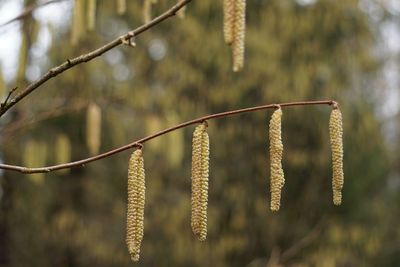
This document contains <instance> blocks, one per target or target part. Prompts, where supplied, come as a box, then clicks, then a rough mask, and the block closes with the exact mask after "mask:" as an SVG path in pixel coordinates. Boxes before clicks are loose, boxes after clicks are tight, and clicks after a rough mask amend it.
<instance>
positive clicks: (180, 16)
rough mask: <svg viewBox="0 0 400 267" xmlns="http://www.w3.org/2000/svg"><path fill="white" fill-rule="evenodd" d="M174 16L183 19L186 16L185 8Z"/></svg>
mask: <svg viewBox="0 0 400 267" xmlns="http://www.w3.org/2000/svg"><path fill="white" fill-rule="evenodd" d="M176 15H177V16H178V18H180V19H184V18H185V16H186V6H184V7H182V8H181V9H179V10H178V12H176Z"/></svg>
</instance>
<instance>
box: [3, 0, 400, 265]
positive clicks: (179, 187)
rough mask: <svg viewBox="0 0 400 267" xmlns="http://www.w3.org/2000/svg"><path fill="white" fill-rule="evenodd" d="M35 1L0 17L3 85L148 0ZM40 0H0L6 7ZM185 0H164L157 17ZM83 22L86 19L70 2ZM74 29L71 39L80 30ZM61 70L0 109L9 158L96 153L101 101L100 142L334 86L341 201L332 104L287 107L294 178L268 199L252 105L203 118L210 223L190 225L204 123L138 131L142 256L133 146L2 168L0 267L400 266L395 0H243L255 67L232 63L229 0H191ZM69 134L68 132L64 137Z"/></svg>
mask: <svg viewBox="0 0 400 267" xmlns="http://www.w3.org/2000/svg"><path fill="white" fill-rule="evenodd" d="M78 2H80V1H75V5H80V8H78V9H79V10H77V9H75V16H77V15H76V14H77V13H76V12H78V13H79V14H80V15H78V17H79V16H80V18H78V26H79V27H75V28H74V27H73V26H72V25H73V22H72V21H73V17H74V11H73V6H74V1H58V2H57V3H54V4H51V5H47V6H45V7H41V8H38V9H35V11H34V12H33V13H32V14H31V15H28V16H25V17H24V18H23V19H20V20H17V21H15V22H13V23H10V24H7V25H2V26H0V60H1V62H0V63H1V73H2V75H1V79H0V81H1V82H0V93H1V96H2V97H3V99H4V96H5V95H6V94H7V91H8V90H9V89H10V88H12V87H14V86H19V87H20V88H23V87H24V86H25V85H26V84H28V83H29V82H32V81H34V80H35V79H37V78H38V77H39V76H40V75H41V74H43V73H45V72H46V71H47V70H48V69H49V68H51V67H52V66H55V65H58V64H60V63H61V62H63V61H65V60H66V59H67V58H71V57H73V56H76V55H79V54H82V53H85V52H88V51H90V50H93V49H95V48H97V47H99V46H100V45H102V44H104V43H106V42H108V41H110V40H112V39H114V38H115V37H117V36H119V35H120V34H123V33H125V32H127V31H128V30H130V29H133V28H135V27H137V26H138V25H140V24H142V23H143V14H142V4H143V3H142V2H143V1H127V2H128V3H127V12H126V13H125V14H124V15H118V14H117V12H116V6H115V2H114V1H97V2H98V9H97V15H96V18H97V20H96V27H95V30H93V31H89V30H88V29H87V20H86V15H85V14H86V13H85V12H86V11H85V5H86V4H85V3H86V1H84V2H83V3H82V2H81V3H80V4H77V3H78ZM35 3H39V4H40V3H43V2H41V1H34V0H25V1H21V0H13V1H11V0H2V1H0V20H1V21H0V22H6V21H8V20H9V19H11V18H13V17H14V16H16V15H18V14H19V13H21V12H22V10H24V8H26V7H29V6H31V5H32V4H35ZM174 3H175V1H173V0H159V1H158V3H157V4H155V5H154V6H153V10H152V14H153V15H155V14H159V13H161V12H163V11H164V10H166V9H168V8H169V7H170V6H171V5H172V4H174ZM75 19H76V17H75ZM73 31H75V33H74V34H77V33H76V31H78V38H77V40H75V41H74V42H72V41H71V35H73V33H71V32H73ZM135 42H136V45H137V46H136V48H130V47H127V46H121V47H118V48H116V49H113V50H112V51H110V52H108V53H106V54H105V55H103V56H102V57H100V58H97V59H95V60H93V61H91V62H89V63H86V64H82V65H80V66H78V67H75V68H73V69H71V70H68V71H67V72H66V73H64V74H62V75H61V76H58V77H56V78H54V79H52V80H51V81H49V82H48V83H46V84H45V85H43V86H42V87H41V88H39V89H38V90H37V91H35V92H34V93H33V94H32V95H30V96H29V97H27V98H25V99H24V100H23V101H22V102H20V103H19V104H18V105H17V106H16V107H15V108H13V109H12V110H10V111H9V113H8V114H7V116H5V117H3V118H1V122H0V143H1V145H0V153H1V160H2V161H3V162H7V163H9V164H17V165H25V164H29V165H31V166H42V165H45V164H47V165H49V164H56V163H58V162H62V161H65V160H69V159H71V160H78V159H82V158H85V157H88V156H90V150H89V148H88V145H87V142H86V132H87V130H86V128H87V119H86V111H87V107H88V106H89V105H97V106H98V107H99V108H100V109H101V121H102V124H101V147H100V151H107V150H110V149H112V148H115V147H117V146H121V145H123V144H126V143H129V142H132V141H134V140H136V139H138V138H140V137H143V136H144V135H147V134H151V133H154V132H155V131H158V130H161V129H163V128H166V127H169V126H171V125H174V124H177V123H179V122H183V121H186V120H189V119H192V118H195V117H199V116H202V115H206V114H210V113H215V112H221V111H225V110H230V109H236V108H242V107H249V106H254V105H260V104H268V103H277V102H290V101H300V100H319V99H335V100H337V101H338V102H339V103H340V105H341V109H342V112H343V117H344V131H345V134H344V145H345V157H344V168H345V187H344V192H343V197H344V201H343V204H342V206H340V207H334V206H333V204H332V193H331V163H330V160H331V158H330V147H329V136H328V119H329V113H330V108H329V107H327V106H325V107H317V106H309V107H294V108H287V109H284V117H283V140H284V147H285V149H284V161H283V166H284V170H285V174H286V185H285V187H284V191H283V200H282V206H281V210H280V211H279V212H278V213H274V214H273V213H271V212H270V211H269V193H268V192H269V166H268V165H269V156H268V155H269V152H268V120H269V117H270V115H271V111H259V112H255V113H251V114H243V115H238V116H234V117H229V118H221V119H218V120H212V121H210V122H209V125H210V127H209V128H208V132H209V134H210V141H211V163H210V166H211V170H210V191H209V209H208V211H209V217H208V238H207V241H206V242H204V243H200V242H198V241H197V240H196V239H195V238H194V236H193V235H192V233H191V229H190V168H191V134H192V131H193V128H194V127H188V128H185V129H183V130H180V131H177V132H174V133H171V134H168V135H165V136H163V137H160V138H158V139H156V140H153V141H151V142H149V143H148V144H146V147H145V153H144V157H145V167H146V175H147V177H146V178H147V181H146V182H147V192H146V193H147V195H146V210H145V237H144V241H143V246H142V252H141V260H140V262H139V263H137V264H135V263H132V262H131V261H130V257H129V254H128V252H127V249H126V246H125V220H126V214H125V209H126V198H127V196H126V184H127V181H126V177H127V162H128V158H129V155H130V151H127V152H124V153H121V154H118V155H115V156H112V157H110V158H107V159H104V160H101V161H97V162H94V163H92V164H89V165H87V166H85V167H84V168H76V169H71V170H69V171H59V172H54V173H49V174H46V175H33V176H32V175H22V174H18V173H14V172H1V178H0V266H133V265H137V266H248V267H258V266H259V267H264V266H269V267H274V266H298V267H300V266H323V267H324V266H326V267H330V266H399V265H400V227H399V221H400V204H399V203H400V176H399V170H400V165H399V156H398V155H399V149H400V146H399V141H400V136H399V129H400V128H399V124H398V123H399V121H400V120H399V118H400V117H399V114H400V113H399V100H400V94H399V91H398V90H399V89H398V86H399V76H398V73H399V62H400V60H399V59H400V54H399V52H400V2H399V1H398V0H347V1H334V0H268V1H264V0H254V1H248V3H247V33H246V59H245V61H246V62H245V68H244V70H243V71H241V72H239V73H233V72H232V70H231V68H232V67H231V56H230V49H229V47H227V46H226V45H225V44H224V42H223V36H222V0H220V1H213V0H201V1H198V0H194V1H193V2H192V3H191V4H190V5H189V6H188V8H187V11H186V16H185V18H184V19H179V18H173V19H170V20H168V21H166V22H164V23H162V24H160V25H158V26H156V27H155V28H153V29H152V30H150V31H148V32H146V33H144V34H142V35H140V37H138V38H137V39H136V40H135ZM60 140H62V141H60Z"/></svg>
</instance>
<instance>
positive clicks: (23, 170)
mask: <svg viewBox="0 0 400 267" xmlns="http://www.w3.org/2000/svg"><path fill="white" fill-rule="evenodd" d="M310 105H330V106H335V105H337V103H336V102H335V101H333V100H321V101H301V102H290V103H281V104H269V105H262V106H255V107H250V108H244V109H237V110H231V111H225V112H221V113H216V114H211V115H207V116H203V117H200V118H197V119H193V120H190V121H187V122H183V123H181V124H178V125H175V126H172V127H170V128H167V129H165V130H162V131H159V132H157V133H155V134H152V135H149V136H146V137H143V138H141V139H139V140H136V141H134V142H132V143H130V144H127V145H124V146H121V147H119V148H116V149H113V150H110V151H108V152H105V153H102V154H99V155H97V156H93V157H90V158H86V159H82V160H78V161H73V162H69V163H64V164H59V165H54V166H48V167H41V168H27V167H22V166H15V165H7V164H0V169H3V170H10V171H17V172H21V173H46V172H51V171H55V170H61V169H68V168H73V167H81V166H84V165H85V164H87V163H90V162H93V161H97V160H100V159H103V158H106V157H109V156H112V155H114V154H117V153H120V152H122V151H125V150H128V149H130V148H133V147H142V146H143V144H144V143H146V142H147V141H150V140H151V139H154V138H156V137H159V136H161V135H164V134H167V133H169V132H172V131H175V130H178V129H181V128H184V127H186V126H189V125H192V124H196V123H202V122H204V121H207V120H211V119H216V118H221V117H228V116H232V115H236V114H241V113H247V112H254V111H258V110H265V109H274V108H277V107H291V106H310Z"/></svg>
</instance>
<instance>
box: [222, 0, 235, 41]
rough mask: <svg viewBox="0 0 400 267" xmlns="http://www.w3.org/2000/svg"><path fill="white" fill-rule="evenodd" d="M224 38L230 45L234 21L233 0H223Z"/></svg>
mask: <svg viewBox="0 0 400 267" xmlns="http://www.w3.org/2000/svg"><path fill="white" fill-rule="evenodd" d="M223 10H224V22H223V28H224V29H223V30H224V40H225V43H227V44H228V45H231V44H232V42H233V24H234V22H235V0H224V5H223Z"/></svg>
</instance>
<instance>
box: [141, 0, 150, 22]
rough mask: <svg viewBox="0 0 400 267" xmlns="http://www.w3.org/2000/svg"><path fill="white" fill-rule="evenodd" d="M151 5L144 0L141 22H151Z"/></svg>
mask: <svg viewBox="0 0 400 267" xmlns="http://www.w3.org/2000/svg"><path fill="white" fill-rule="evenodd" d="M152 4H153V2H152V0H144V3H143V9H142V15H143V22H144V23H149V22H150V21H151V5H152Z"/></svg>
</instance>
